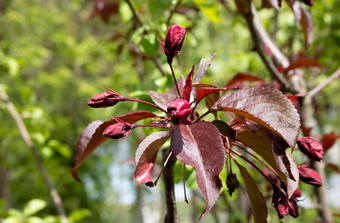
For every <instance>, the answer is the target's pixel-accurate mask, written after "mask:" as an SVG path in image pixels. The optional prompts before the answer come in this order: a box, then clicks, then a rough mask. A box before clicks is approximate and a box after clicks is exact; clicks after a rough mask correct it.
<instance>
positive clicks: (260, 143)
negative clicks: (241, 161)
mask: <svg viewBox="0 0 340 223" xmlns="http://www.w3.org/2000/svg"><path fill="white" fill-rule="evenodd" d="M237 140H238V141H240V142H242V143H243V145H245V146H247V147H249V148H251V149H252V150H253V151H255V152H256V153H257V154H259V155H260V156H261V157H262V158H263V159H264V160H265V161H266V162H267V163H268V164H269V165H270V166H271V167H273V169H274V170H275V171H276V172H277V173H278V174H279V175H280V176H281V177H282V179H285V178H286V175H284V174H283V173H282V171H281V170H280V168H279V167H278V166H277V164H276V161H275V158H274V155H273V152H272V146H271V142H270V140H269V139H267V138H265V137H263V136H261V135H258V134H256V133H254V132H250V131H244V132H241V133H239V134H237Z"/></svg>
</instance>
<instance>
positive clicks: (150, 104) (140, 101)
mask: <svg viewBox="0 0 340 223" xmlns="http://www.w3.org/2000/svg"><path fill="white" fill-rule="evenodd" d="M126 100H127V101H134V102H139V103H143V104H146V105H149V106H152V107H154V108H157V109H159V110H161V111H162V112H165V113H167V112H166V111H165V110H164V109H162V108H161V107H158V106H157V105H155V104H152V103H150V102H147V101H142V100H139V99H134V98H126Z"/></svg>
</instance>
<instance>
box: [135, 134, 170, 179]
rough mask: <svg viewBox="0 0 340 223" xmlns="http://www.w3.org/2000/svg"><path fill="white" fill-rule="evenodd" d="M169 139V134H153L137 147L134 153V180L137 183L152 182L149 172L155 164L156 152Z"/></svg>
mask: <svg viewBox="0 0 340 223" xmlns="http://www.w3.org/2000/svg"><path fill="white" fill-rule="evenodd" d="M169 137H170V132H168V131H161V132H154V133H152V134H151V135H149V136H148V137H146V138H145V139H144V140H143V141H142V142H141V143H140V144H139V146H138V148H137V151H136V157H135V160H136V165H137V167H136V171H135V178H136V180H137V181H138V182H140V183H142V184H145V183H148V182H152V177H151V170H152V168H153V166H154V164H155V160H156V156H157V153H158V150H159V149H160V148H161V146H162V145H163V144H164V143H165V142H166V141H167V140H168V138H169Z"/></svg>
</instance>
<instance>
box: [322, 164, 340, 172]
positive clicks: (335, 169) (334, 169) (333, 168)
mask: <svg viewBox="0 0 340 223" xmlns="http://www.w3.org/2000/svg"><path fill="white" fill-rule="evenodd" d="M325 167H326V168H328V169H330V170H332V171H333V172H334V173H340V168H339V166H337V165H335V164H333V163H326V165H325Z"/></svg>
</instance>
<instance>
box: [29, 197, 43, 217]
mask: <svg viewBox="0 0 340 223" xmlns="http://www.w3.org/2000/svg"><path fill="white" fill-rule="evenodd" d="M46 205H47V203H46V201H44V200H41V199H32V200H30V201H29V202H28V203H27V204H26V205H25V207H24V211H23V214H24V215H25V216H30V215H33V214H36V213H37V212H39V211H41V210H42V209H44V208H45V207H46Z"/></svg>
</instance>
